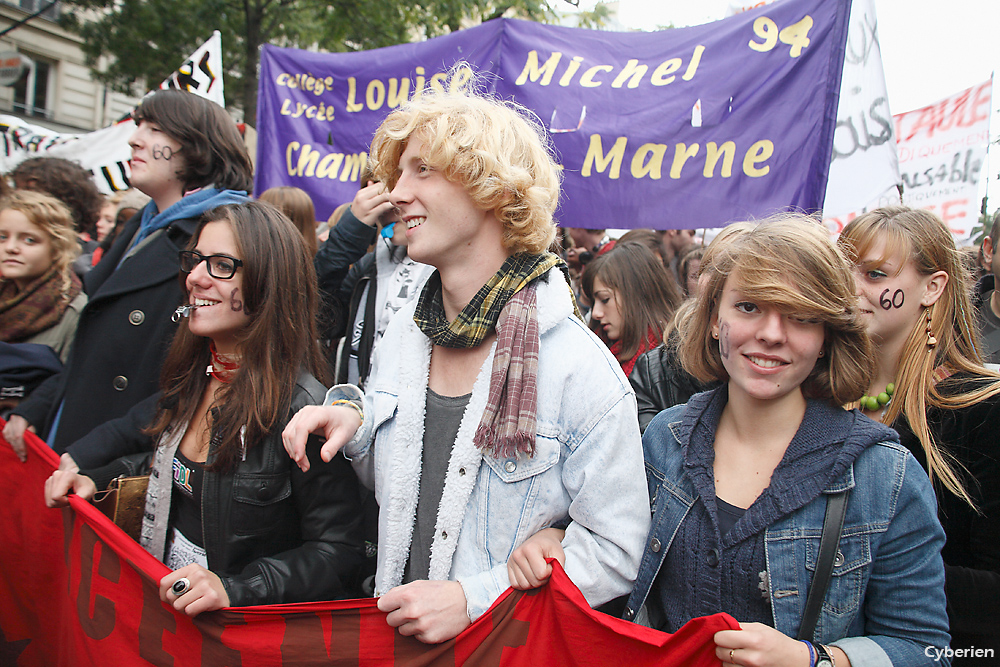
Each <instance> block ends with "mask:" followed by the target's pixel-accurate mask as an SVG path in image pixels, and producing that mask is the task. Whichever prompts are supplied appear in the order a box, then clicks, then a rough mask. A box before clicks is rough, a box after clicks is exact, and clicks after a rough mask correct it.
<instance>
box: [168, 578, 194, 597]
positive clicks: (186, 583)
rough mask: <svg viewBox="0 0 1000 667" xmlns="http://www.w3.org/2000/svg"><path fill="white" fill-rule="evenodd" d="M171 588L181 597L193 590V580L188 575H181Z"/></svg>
mask: <svg viewBox="0 0 1000 667" xmlns="http://www.w3.org/2000/svg"><path fill="white" fill-rule="evenodd" d="M170 590H172V591H173V592H174V595H176V596H177V597H180V596H182V595H184V594H185V593H187V592H188V591H189V590H191V581H190V580H189V579H188V578H187V577H181V578H180V579H178V580H177V581H175V582H174V585H173V586H171V587H170Z"/></svg>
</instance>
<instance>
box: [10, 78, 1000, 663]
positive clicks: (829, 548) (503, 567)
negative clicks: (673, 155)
mask: <svg viewBox="0 0 1000 667" xmlns="http://www.w3.org/2000/svg"><path fill="white" fill-rule="evenodd" d="M133 116H134V118H135V121H136V123H137V129H136V131H135V133H134V134H133V136H132V137H131V139H130V145H131V147H132V165H131V168H132V175H131V184H132V186H133V187H134V188H135V190H134V192H129V193H126V194H119V195H116V196H114V197H112V198H108V199H106V200H103V202H102V200H101V199H100V197H99V195H98V196H96V197H95V196H94V194H93V193H92V192H90V188H89V187H88V185H87V183H89V176H87V175H86V174H85V172H83V175H81V173H79V172H82V170H79V168H78V167H77V169H78V170H79V172H74V171H73V167H74V165H72V164H69V166H67V165H63V164H61V162H65V161H59V163H55V164H49V163H46V162H45V161H46V160H51V158H36V159H35V160H33V161H28V162H26V163H24V164H23V165H22V166H21V167H19V168H18V172H15V173H14V174H12V175H11V180H12V181H13V183H14V185H15V186H16V189H14V190H13V191H11V192H9V193H6V194H3V195H2V197H0V323H2V324H0V332H3V338H2V340H3V341H4V342H5V343H7V344H9V345H10V346H11V347H12V348H18V349H21V350H24V351H23V352H22V353H21V354H23V355H25V356H24V358H25V359H26V360H28V359H33V357H31V356H30V355H32V354H35V355H37V354H38V350H39V349H42V350H45V349H47V350H48V353H49V355H50V357H51V358H47V359H46V360H45V361H46V362H47V363H48V364H49V365H48V367H47V368H48V369H49V370H48V377H45V378H43V379H40V380H38V381H36V382H35V384H34V386H28V387H22V393H21V395H20V396H17V397H16V400H14V401H11V402H10V403H9V404H8V405H7V406H6V409H7V411H8V412H7V424H6V426H5V428H4V429H3V436H4V439H5V440H6V441H7V442H8V443H9V444H10V446H12V447H13V448H14V449H15V451H16V452H17V453H18V456H19V457H20V458H21V459H22V460H25V459H26V457H27V456H28V452H27V449H26V447H25V444H24V433H25V432H26V431H28V430H31V431H33V432H36V433H37V434H38V435H39V436H40V437H42V439H43V440H44V441H45V442H46V443H48V445H49V446H50V447H52V448H53V449H54V450H55V451H56V452H57V453H58V454H60V455H61V459H60V464H59V468H58V470H56V471H54V472H53V474H52V476H51V477H50V478H49V480H48V481H47V483H46V485H45V489H44V494H45V498H46V502H47V503H48V505H49V506H51V507H60V506H65V505H66V504H67V503H68V496H69V494H70V493H75V494H77V495H79V496H80V497H82V498H88V499H89V498H93V497H94V496H95V494H96V493H97V492H98V491H100V490H102V489H104V488H106V487H107V486H108V485H109V484H110V483H111V482H112V480H114V479H115V478H117V477H119V476H121V475H135V474H148V475H149V476H150V481H149V486H148V490H147V492H146V508H145V513H144V517H143V520H142V529H141V533H140V543H141V544H142V546H143V547H144V548H146V549H147V550H148V551H149V552H150V553H152V554H153V555H154V556H156V557H157V558H159V559H161V560H162V561H163V562H164V563H165V564H167V565H168V567H170V569H171V570H172V571H171V573H170V574H168V575H167V576H166V577H164V578H163V580H162V581H161V582H160V596H161V598H162V599H163V601H164V602H166V603H168V604H171V605H172V606H173V607H174V608H176V609H177V610H179V611H183V612H184V613H187V614H189V615H196V614H199V613H203V612H207V611H211V610H215V609H219V608H222V607H227V606H243V605H253V604H271V603H279V602H293V601H308V600H331V599H338V598H350V597H359V596H378V598H379V599H378V606H379V608H380V609H381V610H382V611H384V612H386V614H387V616H386V618H387V622H388V623H389V624H390V625H392V626H393V627H395V628H397V629H398V631H399V632H400V633H402V634H404V635H412V636H415V637H416V638H417V639H419V640H421V641H423V642H428V643H437V642H441V641H445V640H448V639H450V638H453V637H455V636H456V635H458V634H459V633H460V632H461V631H462V630H464V629H465V628H466V627H467V626H468V625H469V624H470V623H471V622H473V621H474V620H476V619H477V618H478V617H479V616H481V615H482V614H483V613H485V612H486V610H487V609H489V607H490V606H491V605H492V604H493V602H494V601H495V600H496V599H497V598H498V597H499V596H500V595H501V593H502V592H503V591H504V590H506V589H507V588H508V587H509V586H513V587H515V588H520V589H528V588H533V587H537V586H541V585H544V583H545V581H546V580H547V578H548V577H549V576H550V574H551V571H552V568H551V565H550V560H551V559H556V560H557V561H559V562H560V563H561V564H562V566H563V567H564V568H565V570H566V572H567V574H568V575H569V578H570V579H571V580H572V581H573V582H574V583H575V584H576V586H577V587H578V588H579V589H580V591H581V592H582V593H583V595H584V597H585V598H586V600H587V602H588V603H589V604H590V605H591V606H593V607H595V608H599V609H601V610H602V611H604V612H605V613H609V614H614V615H617V616H620V617H621V618H624V619H626V620H628V621H632V622H636V623H642V624H644V625H648V626H650V627H653V628H656V629H660V630H664V631H667V632H676V631H677V630H678V629H679V628H680V627H681V626H683V625H684V624H685V623H686V622H687V621H689V620H691V619H692V618H695V617H699V616H704V615H709V614H713V613H716V612H727V613H729V614H730V615H732V616H733V617H734V618H735V619H736V620H737V621H739V622H740V629H739V630H727V631H724V632H719V633H718V634H716V635H715V637H714V641H715V645H716V647H715V648H716V655H717V656H718V658H719V660H720V661H721V662H722V663H723V664H725V665H754V666H770V665H775V666H788V667H799V666H801V667H817V666H820V667H845V666H846V665H852V664H853V665H856V666H858V665H881V664H897V665H917V664H933V663H935V662H939V661H943V662H947V661H948V660H949V659H950V658H954V664H988V663H987V662H982V663H980V662H978V659H979V657H980V656H982V655H983V653H982V651H983V650H987V649H988V650H990V651H991V655H994V656H995V651H997V650H1000V629H998V628H1000V546H998V544H1000V542H997V540H996V537H995V536H996V535H997V534H998V532H1000V448H998V446H997V444H996V438H995V437H994V436H992V435H991V434H990V426H991V425H994V424H1000V374H998V373H997V370H996V369H997V367H996V366H995V365H992V364H995V363H996V361H997V360H998V359H1000V333H998V332H1000V293H998V292H996V291H995V290H994V289H993V286H994V284H995V282H994V281H995V277H996V276H1000V259H998V256H1000V253H998V252H996V248H997V247H998V243H1000V215H998V216H996V218H995V219H994V221H993V224H992V228H991V229H990V230H989V234H988V236H987V238H986V240H985V242H984V243H983V248H982V257H983V261H984V264H985V266H984V267H983V269H982V270H980V274H981V275H980V276H979V277H978V281H977V280H976V278H977V276H976V275H975V273H974V270H975V269H974V267H970V266H969V264H968V262H967V261H966V258H965V257H964V254H963V253H962V252H961V251H959V249H958V248H956V245H955V242H954V240H953V238H952V236H951V234H950V232H949V231H948V230H947V228H946V227H945V225H944V224H943V223H942V222H941V220H940V219H939V218H937V217H936V216H935V215H934V214H933V213H931V212H928V211H924V210H915V209H910V208H906V207H901V206H897V207H886V208H880V209H877V210H874V211H871V212H868V213H866V214H864V215H861V216H859V217H858V218H856V219H855V220H853V221H852V222H851V223H850V224H849V225H848V226H847V227H846V228H845V229H844V230H843V232H842V233H841V235H840V236H839V238H838V239H836V240H831V238H830V236H829V233H828V232H827V230H826V229H825V228H824V227H823V226H822V225H821V224H820V223H819V222H818V221H817V220H816V219H814V218H811V217H807V216H804V215H801V214H791V213H788V214H782V215H778V216H775V217H772V218H769V219H766V220H763V221H734V222H733V223H732V224H730V225H729V226H727V227H725V228H724V229H722V230H720V231H719V233H718V234H717V235H715V237H714V239H713V240H712V241H711V242H710V243H708V244H706V243H705V242H704V236H703V235H701V237H700V238H699V236H700V235H699V234H698V233H696V232H695V231H694V230H691V229H684V230H667V231H653V230H633V231H630V232H628V233H627V234H624V235H622V236H621V237H620V238H618V239H612V238H610V237H609V236H608V234H607V230H604V229H588V228H586V227H587V226H586V225H585V224H584V221H576V222H575V223H574V224H581V225H582V226H581V227H574V228H569V227H558V226H557V225H556V223H555V221H554V217H553V216H554V214H555V211H556V207H557V204H558V201H559V197H560V178H561V175H560V174H561V172H560V169H559V167H558V165H557V164H556V161H555V158H554V153H553V150H552V147H551V144H550V142H549V140H548V139H547V138H546V132H545V130H544V129H543V128H542V127H541V126H540V124H539V123H538V122H537V119H535V118H534V117H533V116H532V115H531V114H530V113H528V112H526V111H525V110H524V109H522V108H520V107H518V106H517V105H515V104H512V103H508V102H502V101H498V100H495V99H493V98H491V97H489V96H485V95H476V94H467V93H441V94H425V95H423V96H421V97H420V98H418V99H414V100H412V101H410V102H409V103H406V104H404V105H402V106H401V107H399V108H397V109H396V110H394V111H393V112H392V113H390V114H389V115H388V117H387V118H386V120H385V121H384V122H383V123H382V125H381V126H380V127H379V129H378V130H377V132H376V133H375V136H374V138H373V139H372V143H371V148H370V152H369V162H368V170H367V171H366V173H364V174H363V175H362V177H361V183H360V188H359V189H358V191H357V194H356V195H355V197H354V198H353V201H351V202H348V203H346V204H345V205H344V206H341V207H339V208H338V209H337V210H336V211H335V213H334V215H333V216H331V219H330V220H329V221H327V222H326V223H324V224H323V225H318V224H317V222H316V220H315V217H316V216H315V211H314V208H313V204H312V202H311V201H310V200H309V197H308V195H307V194H306V193H304V192H303V191H302V190H299V189H297V188H289V187H286V188H275V189H272V190H269V191H267V192H264V193H260V194H259V197H258V198H257V199H254V198H252V197H251V195H250V191H251V182H252V179H251V170H252V167H251V161H250V158H249V156H248V155H247V152H246V149H245V147H244V144H243V141H242V138H241V136H240V134H239V132H238V130H237V128H236V125H235V124H234V123H233V121H232V120H231V119H230V118H229V117H228V116H227V115H226V114H225V112H224V111H223V110H222V109H221V108H219V107H218V106H216V105H214V104H213V103H211V102H208V101H206V100H204V99H202V98H199V97H196V96H194V95H191V94H188V93H184V92H181V91H160V92H157V93H154V94H153V95H151V96H149V97H147V98H146V99H144V100H143V102H142V103H141V104H140V106H139V107H138V108H137V109H136V110H135V112H134V114H133ZM38 161H41V162H38ZM28 163H33V164H28ZM91 186H92V184H91ZM696 223H697V221H689V223H688V224H687V225H684V226H689V227H697V226H698V225H697V224H696ZM623 226H625V225H624V223H623ZM79 257H83V258H84V259H82V260H81V259H79ZM10 354H13V352H11V353H10ZM24 363H25V364H28V363H34V361H25V362H24ZM38 363H39V365H41V361H39V362H38ZM206 369H207V370H206ZM5 395H6V394H5ZM644 482H645V483H644ZM973 649H978V650H979V652H978V653H976V652H975V651H974V650H973Z"/></svg>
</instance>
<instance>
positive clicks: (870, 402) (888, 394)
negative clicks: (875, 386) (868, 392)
mask: <svg viewBox="0 0 1000 667" xmlns="http://www.w3.org/2000/svg"><path fill="white" fill-rule="evenodd" d="M895 391H896V385H895V384H894V383H892V382H890V383H889V384H887V385H886V386H885V391H883V392H882V393H880V394H879V395H878V396H862V397H861V407H862V408H864V409H865V410H868V411H869V412H875V411H876V410H878V409H879V408H881V407H883V406H886V405H889V401H891V400H892V395H893V393H894V392H895Z"/></svg>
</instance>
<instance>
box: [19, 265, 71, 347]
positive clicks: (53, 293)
mask: <svg viewBox="0 0 1000 667" xmlns="http://www.w3.org/2000/svg"><path fill="white" fill-rule="evenodd" d="M67 283H68V284H69V289H66V290H65V292H64V291H63V290H64V289H65V287H66V284H67ZM82 288H83V285H82V284H81V283H80V279H79V278H77V277H76V274H75V273H72V272H70V276H69V280H66V279H65V278H64V277H63V274H62V273H61V272H59V270H58V269H57V268H56V267H55V266H53V267H52V268H50V269H49V270H48V271H46V272H45V274H44V275H42V276H41V277H40V278H39V279H38V280H36V281H34V282H33V283H31V284H30V285H28V286H27V287H25V288H24V290H22V291H21V292H18V291H17V286H16V285H15V284H14V281H13V280H4V281H2V282H0V340H2V341H5V342H8V343H17V342H19V341H23V340H25V339H26V338H30V337H32V336H34V335H35V334H37V333H40V332H42V331H45V330H46V329H49V328H51V327H54V326H55V325H57V324H59V321H60V320H62V316H63V313H65V312H66V309H67V308H68V307H69V304H70V302H72V301H73V299H75V298H76V297H77V295H78V294H79V293H80V290H81V289H82Z"/></svg>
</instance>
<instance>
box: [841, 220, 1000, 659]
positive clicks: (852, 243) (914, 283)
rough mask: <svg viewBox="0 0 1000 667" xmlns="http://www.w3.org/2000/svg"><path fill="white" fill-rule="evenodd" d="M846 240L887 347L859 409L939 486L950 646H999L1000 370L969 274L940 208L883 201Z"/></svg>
mask: <svg viewBox="0 0 1000 667" xmlns="http://www.w3.org/2000/svg"><path fill="white" fill-rule="evenodd" d="M839 243H840V245H841V247H842V248H843V249H844V251H845V254H847V256H848V257H849V258H850V259H851V260H852V261H853V262H854V264H855V267H856V268H855V276H856V277H857V281H858V294H859V301H860V303H859V307H860V308H861V311H862V314H863V317H864V320H865V322H866V324H867V326H868V331H869V333H870V334H871V336H872V338H873V339H874V341H875V343H876V348H877V356H876V364H875V373H874V377H873V378H872V381H871V383H870V384H869V386H868V391H867V392H866V396H865V397H864V398H862V400H861V402H860V404H859V407H860V408H862V409H863V410H864V411H865V414H867V415H869V416H870V417H872V418H873V419H877V420H879V421H881V422H882V423H883V424H887V425H891V426H892V428H894V429H895V430H896V431H898V432H899V436H900V441H901V442H902V444H903V445H904V446H905V447H907V448H908V449H909V450H910V451H911V452H912V453H913V455H914V456H915V457H916V459H917V461H919V462H920V464H921V465H922V466H923V467H924V468H925V469H926V471H927V474H928V475H929V476H930V479H931V480H933V482H934V484H935V490H936V491H937V497H938V515H939V517H940V518H941V523H942V524H943V525H944V530H945V534H946V535H947V542H946V543H945V546H944V550H943V551H942V555H943V557H944V562H945V568H946V570H947V573H948V577H947V593H948V613H949V622H950V627H951V633H952V644H951V647H952V648H953V649H956V650H957V649H968V648H970V647H976V648H979V649H993V650H994V654H997V653H998V652H1000V625H998V624H997V619H998V618H1000V541H998V540H997V535H998V534H1000V450H998V448H997V438H996V426H997V424H1000V376H998V375H997V374H996V373H995V372H993V371H990V370H987V369H986V368H984V367H983V365H982V357H981V355H980V349H981V347H980V346H979V344H978V342H979V341H978V335H979V334H978V329H977V322H976V320H975V319H974V318H975V315H974V313H975V311H974V309H973V307H972V304H971V303H970V300H969V294H971V292H972V290H971V288H970V284H971V280H970V276H969V275H968V273H967V271H966V269H965V265H964V264H963V262H962V258H961V255H960V254H959V252H958V250H957V249H956V247H955V242H954V239H953V238H952V236H951V233H950V232H949V231H948V229H947V227H946V226H945V225H944V223H943V222H942V221H941V220H940V219H939V218H938V217H937V216H936V215H934V214H933V213H931V212H930V211H926V210H919V209H909V208H906V207H901V206H895V207H886V208H881V209H876V210H874V211H871V212H869V213H866V214H865V215H862V216H859V217H857V218H855V219H854V220H852V221H851V223H850V224H848V225H847V227H845V228H844V231H843V232H842V233H841V235H840V240H839ZM942 648H943V647H942ZM981 662H982V661H981V660H979V659H977V658H968V660H966V659H964V658H961V657H956V658H955V660H954V662H953V664H955V665H961V664H977V663H981Z"/></svg>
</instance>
